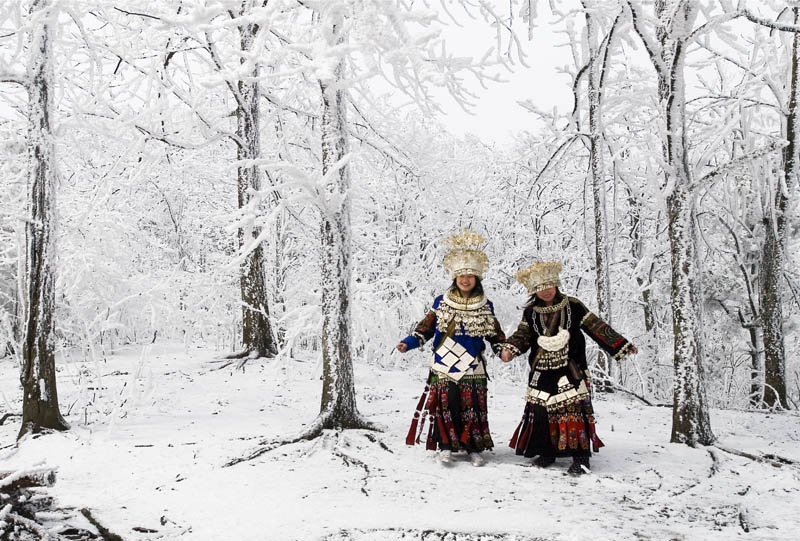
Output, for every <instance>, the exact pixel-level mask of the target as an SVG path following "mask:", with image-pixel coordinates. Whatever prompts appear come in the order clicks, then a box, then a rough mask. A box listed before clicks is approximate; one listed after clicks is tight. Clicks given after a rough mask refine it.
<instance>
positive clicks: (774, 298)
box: [760, 8, 800, 408]
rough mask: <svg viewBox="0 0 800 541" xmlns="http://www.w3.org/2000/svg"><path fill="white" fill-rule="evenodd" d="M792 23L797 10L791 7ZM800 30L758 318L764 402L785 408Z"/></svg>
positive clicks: (798, 125)
mask: <svg viewBox="0 0 800 541" xmlns="http://www.w3.org/2000/svg"><path fill="white" fill-rule="evenodd" d="M793 11H794V23H795V24H797V22H798V13H800V9H798V8H794V10H793ZM799 45H800V33H797V32H795V34H794V37H793V40H792V70H791V78H792V79H791V82H790V92H789V116H788V118H787V119H786V140H787V141H788V142H789V144H788V145H787V146H786V147H784V149H783V179H781V180H782V181H779V182H778V186H777V189H776V190H775V205H774V208H772V209H770V210H771V212H770V213H769V214H768V215H767V216H766V218H765V220H764V222H765V223H764V225H765V228H764V229H765V233H766V235H765V239H764V249H763V251H762V258H761V260H762V267H761V287H760V303H761V320H762V326H763V333H764V403H765V404H766V405H767V406H769V407H779V408H780V407H786V406H787V402H786V351H785V348H784V338H783V301H782V298H781V279H782V277H783V267H784V260H785V247H786V209H787V208H788V206H789V198H790V196H791V194H792V191H793V190H794V187H795V185H796V183H797V175H798V156H797V151H798V148H797V135H798V131H800V119H798V111H797V92H798V78H800V71H799V70H798V64H799V63H800V62H799V61H798V46H799Z"/></svg>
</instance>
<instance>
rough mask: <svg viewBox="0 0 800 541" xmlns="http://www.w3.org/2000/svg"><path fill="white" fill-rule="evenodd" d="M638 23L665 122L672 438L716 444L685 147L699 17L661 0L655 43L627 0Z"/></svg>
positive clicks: (681, 0)
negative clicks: (690, 48) (689, 62)
mask: <svg viewBox="0 0 800 541" xmlns="http://www.w3.org/2000/svg"><path fill="white" fill-rule="evenodd" d="M628 5H629V6H630V8H631V14H632V17H633V24H634V28H635V29H636V32H637V33H638V34H639V35H640V36H641V38H642V40H643V41H644V43H645V46H646V47H647V50H648V53H649V54H650V59H651V60H652V62H653V66H654V68H655V70H656V74H657V76H658V94H659V95H658V97H659V103H660V105H661V112H662V116H663V118H664V120H665V121H666V133H665V134H664V161H665V168H666V171H665V177H666V185H667V186H666V190H667V223H668V231H669V241H670V255H671V263H672V265H671V267H672V288H671V306H672V329H673V336H674V355H673V364H674V369H675V388H674V395H673V412H672V436H671V438H670V441H672V442H674V443H686V444H688V445H691V446H694V445H697V444H702V445H708V444H710V443H712V442H713V441H714V434H713V433H712V432H711V423H710V421H709V417H708V405H707V402H706V392H705V381H704V375H703V362H704V359H703V328H702V325H703V320H702V304H701V302H702V297H701V292H700V273H699V268H698V257H697V232H696V230H695V199H696V194H695V189H694V187H693V185H692V177H691V172H690V170H689V164H688V156H687V155H686V154H687V144H686V94H685V81H684V69H683V68H684V61H685V55H686V46H687V43H686V36H687V35H688V34H689V33H690V29H691V26H692V24H693V22H694V20H695V17H696V15H697V4H696V3H695V2H693V1H691V0H672V1H669V0H656V2H655V12H656V18H657V19H658V23H657V28H656V41H655V42H653V41H652V40H651V39H650V38H649V36H648V35H647V34H646V33H645V32H644V30H643V28H642V27H641V24H642V23H641V21H640V19H639V14H638V10H637V8H635V7H634V6H633V4H632V2H631V0H628Z"/></svg>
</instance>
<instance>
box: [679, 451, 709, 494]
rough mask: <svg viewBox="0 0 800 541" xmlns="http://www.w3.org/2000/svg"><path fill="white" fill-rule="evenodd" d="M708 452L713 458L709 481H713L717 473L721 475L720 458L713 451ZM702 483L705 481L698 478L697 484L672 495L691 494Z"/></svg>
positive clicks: (692, 484)
mask: <svg viewBox="0 0 800 541" xmlns="http://www.w3.org/2000/svg"><path fill="white" fill-rule="evenodd" d="M706 450H707V451H708V455H709V456H710V457H711V466H710V467H709V469H708V476H707V479H711V478H712V477H714V476H715V475H716V474H717V473H719V457H718V456H717V454H716V453H715V452H713V451H712V450H711V449H706ZM702 482H703V479H701V478H699V477H698V479H697V482H695V483H691V484H689V485H688V486H686V487H685V488H683V489H680V490H676V491H675V492H673V493H672V496H680V495H681V494H685V493H687V492H689V491H690V490H692V489H693V488H696V487H697V486H699V485H700V484H701V483H702Z"/></svg>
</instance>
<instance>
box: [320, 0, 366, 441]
mask: <svg viewBox="0 0 800 541" xmlns="http://www.w3.org/2000/svg"><path fill="white" fill-rule="evenodd" d="M322 22H323V23H327V24H328V25H329V27H328V28H327V29H326V32H325V35H326V36H327V37H328V40H329V43H328V45H329V47H335V46H339V47H341V45H342V44H344V43H345V42H346V40H347V36H346V33H345V31H344V22H345V21H344V17H343V15H342V14H341V13H339V12H333V10H331V11H330V12H328V13H327V14H324V15H323V17H322ZM344 65H345V63H344V60H343V59H339V61H338V63H337V65H336V68H335V69H334V71H333V74H332V78H331V79H329V80H320V90H321V91H322V119H321V123H320V128H321V131H322V175H323V186H322V197H323V198H324V204H323V205H324V206H323V208H322V209H321V211H322V212H321V214H322V221H321V226H320V239H321V244H322V245H321V248H322V250H321V255H322V366H323V368H322V403H321V407H320V420H321V422H322V428H336V429H341V428H362V427H364V426H365V423H364V421H362V419H361V416H360V415H359V413H358V409H357V408H356V392H355V384H354V380H353V359H352V351H351V344H350V321H351V316H350V249H351V248H350V165H349V163H348V162H347V160H348V159H349V157H348V153H349V141H348V135H347V125H346V103H345V96H346V95H345V91H344V89H343V88H342V80H343V78H344Z"/></svg>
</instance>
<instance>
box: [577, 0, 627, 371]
mask: <svg viewBox="0 0 800 541" xmlns="http://www.w3.org/2000/svg"><path fill="white" fill-rule="evenodd" d="M582 4H583V7H584V10H585V19H586V37H587V40H588V42H589V47H588V52H589V69H588V84H587V86H588V88H587V91H588V94H589V168H590V171H591V176H592V200H593V202H594V254H595V286H596V288H597V311H598V313H599V314H600V317H601V318H602V319H603V320H604V321H606V322H608V323H609V325H610V324H611V323H612V317H611V316H612V314H611V283H610V278H609V270H608V218H607V216H606V181H605V171H604V168H603V149H602V133H601V132H602V128H601V126H600V123H601V110H600V105H601V104H600V92H601V91H602V89H601V88H600V81H599V79H600V71H601V69H602V68H603V66H602V65H601V63H600V62H598V61H597V60H598V55H599V50H598V44H597V30H596V29H595V23H594V20H593V18H592V16H591V15H590V13H589V10H588V9H587V6H586V2H585V1H584V2H582ZM598 66H600V68H598ZM598 355H599V357H598V362H599V363H600V364H601V365H604V366H605V369H606V374H608V378H609V379H610V380H611V381H612V382H614V381H616V380H617V379H618V377H617V367H616V366H615V363H614V360H613V359H612V358H611V356H609V355H606V354H605V353H604V352H602V351H601V352H599V354H598Z"/></svg>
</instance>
